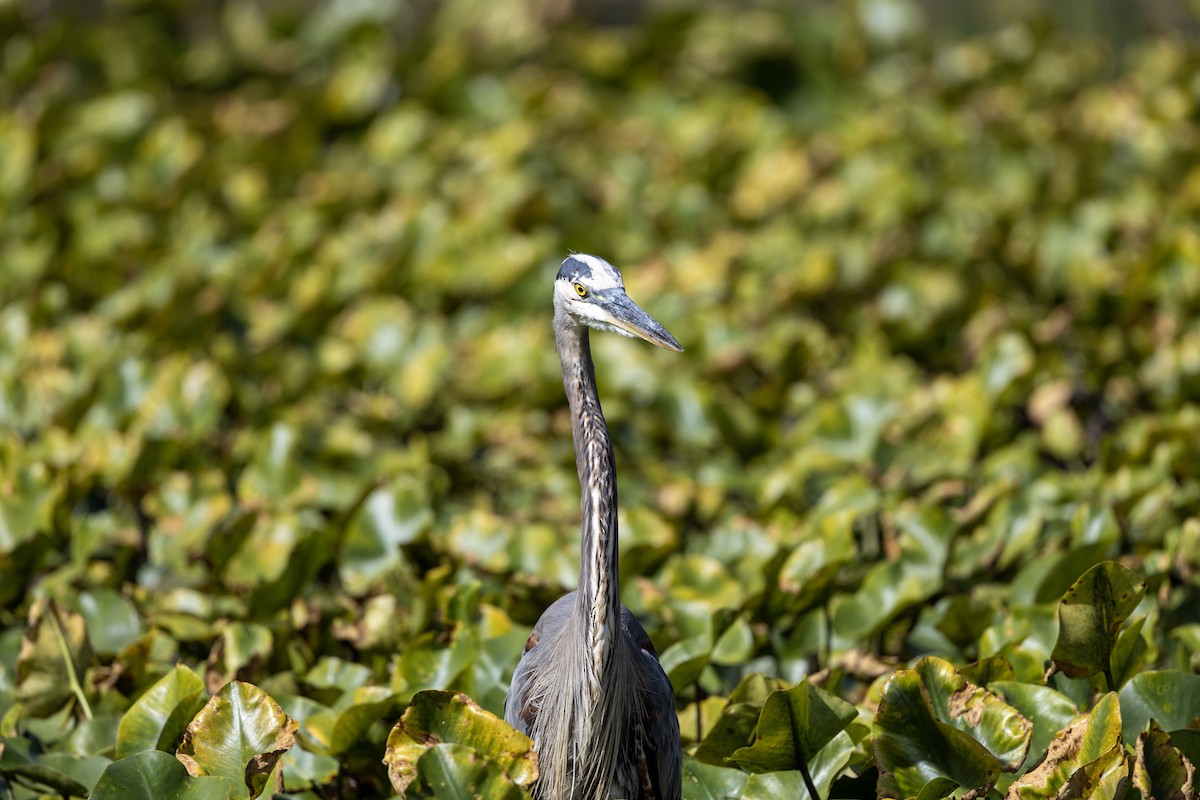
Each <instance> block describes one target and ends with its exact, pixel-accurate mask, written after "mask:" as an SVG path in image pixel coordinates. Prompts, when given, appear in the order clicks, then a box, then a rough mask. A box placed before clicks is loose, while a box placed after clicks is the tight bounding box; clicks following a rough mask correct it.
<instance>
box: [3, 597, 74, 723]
mask: <svg viewBox="0 0 1200 800" xmlns="http://www.w3.org/2000/svg"><path fill="white" fill-rule="evenodd" d="M91 660H92V648H91V644H90V643H89V642H88V637H87V625H86V623H85V622H84V619H83V617H82V616H80V615H79V614H76V613H75V612H73V611H70V610H68V609H67V608H65V607H64V606H63V605H62V604H61V603H59V602H58V601H57V600H50V601H48V600H46V599H44V598H42V599H39V600H37V601H36V602H34V604H33V606H32V607H31V608H30V609H29V625H28V627H27V628H26V629H25V638H24V639H23V640H22V642H21V654H20V655H19V656H18V657H17V685H16V699H17V702H19V703H20V704H21V707H22V709H23V711H24V713H26V714H28V715H29V716H32V717H48V716H50V715H51V714H53V713H54V712H56V711H58V710H59V709H61V708H62V707H63V706H64V705H65V704H66V703H67V701H68V700H70V699H71V698H72V697H74V698H75V699H77V700H78V702H79V703H80V704H81V706H82V707H83V710H84V713H85V714H86V715H87V716H91V711H90V709H89V708H88V704H87V698H86V696H85V695H84V692H83V687H82V683H81V682H82V680H83V677H84V673H85V672H86V670H87V668H88V666H89V664H90V663H91Z"/></svg>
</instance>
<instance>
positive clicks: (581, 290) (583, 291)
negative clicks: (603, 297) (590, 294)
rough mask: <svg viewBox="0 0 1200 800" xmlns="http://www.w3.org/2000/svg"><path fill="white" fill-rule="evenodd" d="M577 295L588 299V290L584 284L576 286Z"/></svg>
mask: <svg viewBox="0 0 1200 800" xmlns="http://www.w3.org/2000/svg"><path fill="white" fill-rule="evenodd" d="M575 294H577V295H579V296H580V297H587V289H585V288H584V287H583V284H582V283H577V284H575Z"/></svg>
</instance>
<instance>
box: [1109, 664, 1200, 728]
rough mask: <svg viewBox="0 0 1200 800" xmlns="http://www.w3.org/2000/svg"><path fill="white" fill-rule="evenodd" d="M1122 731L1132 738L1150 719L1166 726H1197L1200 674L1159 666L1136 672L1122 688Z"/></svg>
mask: <svg viewBox="0 0 1200 800" xmlns="http://www.w3.org/2000/svg"><path fill="white" fill-rule="evenodd" d="M1121 716H1122V717H1123V718H1124V720H1125V724H1124V729H1123V731H1122V734H1123V736H1124V738H1125V741H1127V742H1133V741H1134V740H1135V739H1137V737H1138V735H1139V734H1140V733H1141V732H1142V731H1144V730H1146V725H1147V723H1148V722H1149V721H1150V720H1152V719H1153V720H1154V721H1155V722H1157V723H1158V724H1159V725H1160V726H1161V727H1162V728H1163V729H1164V730H1168V731H1173V730H1176V729H1178V728H1191V727H1195V726H1196V725H1197V724H1198V723H1197V720H1200V675H1193V674H1191V673H1188V672H1179V671H1177V670H1170V669H1168V670H1160V671H1155V672H1143V673H1141V674H1139V675H1134V676H1133V678H1131V679H1130V680H1129V683H1127V684H1125V686H1124V687H1122V689H1121Z"/></svg>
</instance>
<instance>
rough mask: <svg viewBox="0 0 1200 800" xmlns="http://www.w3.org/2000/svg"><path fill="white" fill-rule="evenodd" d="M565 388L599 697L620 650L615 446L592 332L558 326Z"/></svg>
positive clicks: (584, 603) (583, 606) (581, 595)
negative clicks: (598, 386) (598, 380)
mask: <svg viewBox="0 0 1200 800" xmlns="http://www.w3.org/2000/svg"><path fill="white" fill-rule="evenodd" d="M555 331H556V337H555V338H556V340H557V344H558V355H559V358H560V359H561V361H562V372H563V387H564V388H565V389H566V392H567V402H568V403H569V404H570V408H571V419H572V432H573V435H574V440H575V467H576V469H577V470H578V472H579V485H580V489H581V498H580V506H581V511H582V517H583V538H582V542H581V545H580V547H581V552H580V559H579V592H578V594H577V595H576V598H577V600H576V602H577V603H578V604H579V606H580V610H582V611H583V612H584V614H585V615H586V619H587V620H588V625H587V646H588V658H587V663H588V665H589V675H588V677H589V682H590V688H591V690H592V696H593V699H595V698H597V697H598V696H599V694H600V686H601V683H602V682H603V680H604V677H605V674H606V671H607V667H608V665H609V664H610V663H611V659H612V656H613V649H614V648H616V647H619V646H620V637H619V636H617V631H618V630H619V628H620V624H621V597H620V587H619V585H618V580H617V568H618V565H617V480H616V465H615V462H614V460H613V449H612V442H611V441H610V440H609V438H608V427H607V426H606V425H605V424H604V412H603V411H602V410H601V409H600V398H599V396H598V394H597V392H596V369H595V366H594V365H593V364H592V351H591V345H590V343H589V341H588V331H587V329H586V328H580V327H578V326H574V325H565V324H560V325H556V326H555Z"/></svg>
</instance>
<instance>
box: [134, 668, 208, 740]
mask: <svg viewBox="0 0 1200 800" xmlns="http://www.w3.org/2000/svg"><path fill="white" fill-rule="evenodd" d="M203 707H204V681H202V680H201V679H200V676H198V675H197V674H196V673H194V672H192V671H191V670H190V669H188V668H187V667H185V666H183V665H182V664H180V665H177V666H176V667H175V668H174V669H172V670H171V671H170V672H168V673H167V674H166V675H164V676H162V677H161V678H159V679H158V681H157V682H155V684H154V685H153V686H151V687H150V688H149V689H148V690H146V692H145V693H144V694H142V696H141V697H139V698H138V699H137V700H136V701H135V702H134V704H133V705H132V706H130V708H129V710H128V711H126V712H125V714H124V715H123V716H122V717H121V722H120V723H119V724H118V726H117V758H124V757H125V756H128V755H132V754H133V753H137V752H140V751H142V750H155V749H157V750H164V751H166V752H170V753H174V752H175V747H176V745H178V743H179V741H180V739H181V738H182V737H183V734H184V731H185V730H186V729H187V726H188V724H189V723H190V722H191V721H192V717H194V716H195V715H196V712H198V711H199V710H200V709H201V708H203Z"/></svg>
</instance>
